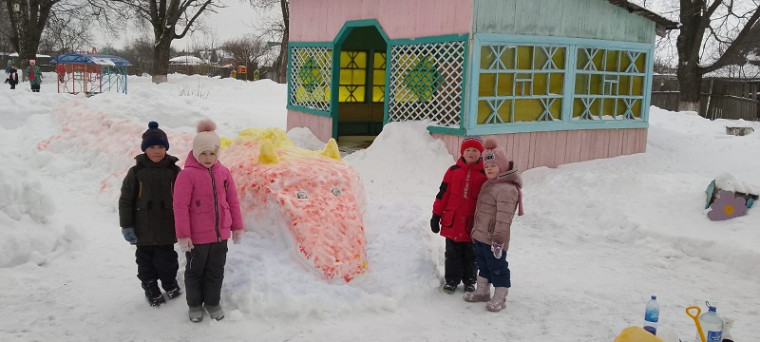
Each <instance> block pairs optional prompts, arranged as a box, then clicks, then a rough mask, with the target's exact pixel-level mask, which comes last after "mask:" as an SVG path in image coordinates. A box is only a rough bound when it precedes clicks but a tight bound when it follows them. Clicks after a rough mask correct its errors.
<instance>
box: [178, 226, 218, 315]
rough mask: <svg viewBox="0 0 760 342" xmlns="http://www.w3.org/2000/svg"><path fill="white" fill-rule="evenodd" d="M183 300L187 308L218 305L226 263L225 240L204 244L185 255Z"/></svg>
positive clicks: (196, 246)
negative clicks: (185, 300) (185, 301)
mask: <svg viewBox="0 0 760 342" xmlns="http://www.w3.org/2000/svg"><path fill="white" fill-rule="evenodd" d="M185 258H187V265H185V298H186V299H187V306H191V307H193V306H201V305H202V304H205V305H206V306H214V305H219V300H220V297H221V292H222V280H223V279H224V264H225V263H227V240H224V241H222V242H213V243H205V244H201V245H195V247H194V248H193V249H192V250H191V251H189V252H187V253H185Z"/></svg>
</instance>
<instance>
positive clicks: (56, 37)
mask: <svg viewBox="0 0 760 342" xmlns="http://www.w3.org/2000/svg"><path fill="white" fill-rule="evenodd" d="M71 11H72V9H62V8H56V9H55V11H54V12H51V14H50V17H49V19H48V28H47V29H46V30H45V31H44V32H43V34H42V38H41V40H40V47H39V49H40V50H41V51H48V52H54V53H65V52H74V51H89V50H90V48H92V46H89V44H91V42H92V41H93V40H94V36H93V34H92V31H91V28H92V27H91V23H92V20H86V19H82V18H81V17H80V16H78V15H75V13H72V12H71Z"/></svg>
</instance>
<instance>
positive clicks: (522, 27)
mask: <svg viewBox="0 0 760 342" xmlns="http://www.w3.org/2000/svg"><path fill="white" fill-rule="evenodd" d="M474 6H475V7H474V10H473V12H474V19H473V20H474V25H473V26H474V31H475V32H473V33H495V34H515V35H535V36H555V37H574V38H588V39H603V40H614V41H627V42H636V43H648V44H653V43H654V39H655V35H656V32H655V23H654V22H653V21H651V20H649V19H646V18H644V17H642V16H640V15H637V14H635V13H629V12H628V11H627V10H625V9H623V8H620V7H618V6H615V5H612V4H610V3H609V2H608V1H607V0H561V1H559V0H474Z"/></svg>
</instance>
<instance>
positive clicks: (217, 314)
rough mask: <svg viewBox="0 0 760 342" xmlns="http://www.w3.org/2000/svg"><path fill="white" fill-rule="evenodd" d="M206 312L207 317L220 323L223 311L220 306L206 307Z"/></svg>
mask: <svg viewBox="0 0 760 342" xmlns="http://www.w3.org/2000/svg"><path fill="white" fill-rule="evenodd" d="M206 310H207V311H208V315H209V316H211V318H213V319H215V320H217V321H221V320H222V319H223V318H224V310H222V306H221V305H211V306H207V307H206Z"/></svg>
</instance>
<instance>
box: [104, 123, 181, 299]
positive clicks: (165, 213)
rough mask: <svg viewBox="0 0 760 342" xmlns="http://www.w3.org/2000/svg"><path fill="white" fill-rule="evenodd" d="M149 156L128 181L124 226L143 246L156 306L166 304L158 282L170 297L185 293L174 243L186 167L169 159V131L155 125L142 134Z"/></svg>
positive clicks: (144, 278) (145, 277)
mask: <svg viewBox="0 0 760 342" xmlns="http://www.w3.org/2000/svg"><path fill="white" fill-rule="evenodd" d="M141 148H142V150H143V152H145V153H143V154H140V155H138V156H137V157H135V160H136V164H135V166H132V167H131V168H130V169H129V171H128V172H127V176H126V177H124V182H123V183H122V186H121V196H120V197H119V223H120V225H121V228H122V229H121V232H122V235H123V236H124V239H125V240H127V242H129V243H131V244H134V245H137V251H136V252H135V258H136V262H137V278H138V279H140V281H141V282H142V288H143V290H145V297H146V298H147V300H148V303H149V304H150V305H151V306H159V305H161V304H162V303H164V302H165V301H166V300H165V299H164V296H163V294H162V293H161V290H160V289H159V287H158V281H159V280H160V281H161V286H162V287H163V288H164V291H166V295H167V297H169V298H170V299H171V298H177V297H178V296H179V295H180V294H182V291H181V290H180V288H179V285H178V284H177V270H178V269H179V263H178V261H177V252H176V251H174V243H176V242H177V237H176V235H175V233H174V210H173V207H172V203H173V198H172V196H173V195H172V193H173V190H174V181H175V180H176V179H177V174H179V171H180V167H179V166H177V165H176V163H177V161H178V159H177V158H176V157H174V156H171V155H168V154H167V153H166V151H167V150H168V149H169V140H168V139H167V138H166V133H164V131H162V130H161V129H159V128H158V123H157V122H155V121H151V122H150V123H149V124H148V130H147V131H145V133H143V135H142V146H141Z"/></svg>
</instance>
